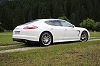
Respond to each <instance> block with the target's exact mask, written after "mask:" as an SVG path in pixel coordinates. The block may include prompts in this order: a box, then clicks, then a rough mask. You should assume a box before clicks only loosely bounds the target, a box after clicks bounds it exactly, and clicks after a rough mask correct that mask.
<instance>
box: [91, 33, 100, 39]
mask: <svg viewBox="0 0 100 66" xmlns="http://www.w3.org/2000/svg"><path fill="white" fill-rule="evenodd" d="M90 36H91V37H97V38H100V32H90Z"/></svg>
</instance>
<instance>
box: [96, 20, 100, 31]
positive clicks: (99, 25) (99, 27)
mask: <svg viewBox="0 0 100 66" xmlns="http://www.w3.org/2000/svg"><path fill="white" fill-rule="evenodd" d="M96 31H100V22H97V23H96Z"/></svg>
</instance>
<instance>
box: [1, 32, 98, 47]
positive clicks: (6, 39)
mask: <svg viewBox="0 0 100 66" xmlns="http://www.w3.org/2000/svg"><path fill="white" fill-rule="evenodd" d="M90 35H91V37H92V39H94V38H97V39H98V38H100V32H90ZM12 44H19V43H18V42H16V41H13V40H12V32H2V33H0V46H3V45H12Z"/></svg>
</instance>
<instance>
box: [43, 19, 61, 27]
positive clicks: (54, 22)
mask: <svg viewBox="0 0 100 66" xmlns="http://www.w3.org/2000/svg"><path fill="white" fill-rule="evenodd" d="M45 23H46V24H48V25H52V26H62V25H61V22H60V21H59V20H49V21H46V22H45Z"/></svg>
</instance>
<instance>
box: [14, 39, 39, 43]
mask: <svg viewBox="0 0 100 66" xmlns="http://www.w3.org/2000/svg"><path fill="white" fill-rule="evenodd" d="M13 41H17V42H24V43H31V44H34V43H35V44H37V43H39V42H38V41H30V40H26V39H17V38H13Z"/></svg>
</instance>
